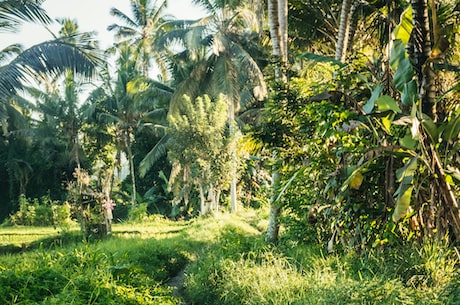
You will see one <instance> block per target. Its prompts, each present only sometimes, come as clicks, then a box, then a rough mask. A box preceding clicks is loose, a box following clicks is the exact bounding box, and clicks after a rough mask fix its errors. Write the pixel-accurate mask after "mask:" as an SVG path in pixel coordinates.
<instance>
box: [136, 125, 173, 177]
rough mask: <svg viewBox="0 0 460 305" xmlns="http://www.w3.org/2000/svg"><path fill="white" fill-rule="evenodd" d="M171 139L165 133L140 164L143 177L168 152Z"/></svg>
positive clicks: (140, 173)
mask: <svg viewBox="0 0 460 305" xmlns="http://www.w3.org/2000/svg"><path fill="white" fill-rule="evenodd" d="M170 139H171V137H170V136H169V135H167V134H166V135H164V136H163V137H162V138H161V139H160V140H159V141H158V142H157V143H156V144H155V146H154V147H153V148H152V149H151V150H150V151H149V153H148V154H147V155H146V156H145V157H144V159H142V161H141V163H140V164H139V176H140V177H141V178H143V177H144V176H145V175H146V174H147V172H148V170H149V169H150V168H152V166H153V165H154V164H155V162H156V161H158V160H159V159H160V158H161V157H162V156H164V155H165V154H166V151H167V145H168V142H169V140H170Z"/></svg>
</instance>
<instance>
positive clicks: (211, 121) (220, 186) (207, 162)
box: [168, 96, 234, 213]
mask: <svg viewBox="0 0 460 305" xmlns="http://www.w3.org/2000/svg"><path fill="white" fill-rule="evenodd" d="M168 120H169V123H170V127H171V128H170V130H169V134H170V135H171V139H172V140H171V141H170V142H169V143H170V144H169V151H168V158H169V160H170V161H171V163H172V170H171V176H170V178H169V188H170V189H171V190H172V192H173V194H174V197H175V198H174V202H175V204H179V203H181V201H182V200H183V201H184V202H185V205H186V206H188V200H189V199H188V198H189V197H191V192H192V191H193V190H195V192H196V193H200V194H201V195H203V196H204V194H205V192H206V193H208V192H217V193H218V192H219V191H220V190H225V189H228V185H229V182H230V178H231V177H230V173H232V172H233V171H234V169H233V170H232V166H234V164H233V163H232V162H231V153H230V146H231V145H234V143H233V142H234V135H230V134H228V133H229V129H230V128H229V127H227V104H226V103H225V101H224V99H223V97H221V98H219V99H218V100H217V101H211V99H210V98H209V97H208V96H204V97H199V98H197V99H196V101H192V100H191V99H190V98H189V97H187V96H184V98H183V103H182V104H181V108H180V111H178V112H176V113H172V114H170V115H169V117H168ZM207 210H209V209H207ZM207 210H205V211H203V209H201V212H202V213H203V212H204V213H207Z"/></svg>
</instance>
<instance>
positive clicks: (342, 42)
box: [335, 0, 353, 62]
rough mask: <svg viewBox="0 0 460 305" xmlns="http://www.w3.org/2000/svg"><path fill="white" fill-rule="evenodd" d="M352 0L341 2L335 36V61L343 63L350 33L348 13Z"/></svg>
mask: <svg viewBox="0 0 460 305" xmlns="http://www.w3.org/2000/svg"><path fill="white" fill-rule="evenodd" d="M352 3H353V0H343V2H342V10H341V11H340V23H339V33H338V36H337V45H336V48H335V59H336V60H338V61H340V62H344V61H345V57H346V53H347V52H346V48H347V45H348V36H349V31H350V21H351V16H350V11H351V7H352Z"/></svg>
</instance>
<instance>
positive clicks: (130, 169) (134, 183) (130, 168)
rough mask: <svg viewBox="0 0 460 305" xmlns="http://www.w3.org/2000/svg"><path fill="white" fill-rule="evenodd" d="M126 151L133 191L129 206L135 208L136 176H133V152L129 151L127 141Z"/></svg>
mask: <svg viewBox="0 0 460 305" xmlns="http://www.w3.org/2000/svg"><path fill="white" fill-rule="evenodd" d="M127 137H129V134H128V135H127ZM126 151H127V153H128V162H129V172H130V174H131V184H132V189H133V190H132V193H131V204H132V205H133V206H135V205H136V204H137V201H136V195H137V192H136V176H135V170H134V158H133V152H132V150H131V142H130V141H129V140H126Z"/></svg>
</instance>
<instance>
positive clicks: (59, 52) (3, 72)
mask: <svg viewBox="0 0 460 305" xmlns="http://www.w3.org/2000/svg"><path fill="white" fill-rule="evenodd" d="M102 61H103V57H102V55H101V54H100V53H99V52H97V51H96V50H95V49H93V48H91V47H88V46H85V45H72V44H68V43H65V42H63V41H61V40H52V41H46V42H43V43H40V44H37V45H35V46H33V47H31V48H29V49H27V50H25V51H24V52H22V53H21V54H20V55H18V56H17V57H16V58H15V59H14V60H13V61H11V62H10V63H9V64H8V65H6V66H4V67H2V68H1V69H0V95H1V96H2V98H8V97H11V96H13V95H14V94H15V93H16V91H17V90H18V89H22V88H23V86H24V85H23V84H24V82H27V81H28V77H34V76H38V75H48V76H52V77H56V76H57V75H59V74H61V73H63V72H64V71H67V70H68V69H70V70H72V71H73V72H74V73H77V74H81V75H83V76H84V77H88V78H90V77H93V76H94V73H95V68H96V65H97V64H99V63H101V62H102Z"/></svg>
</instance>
